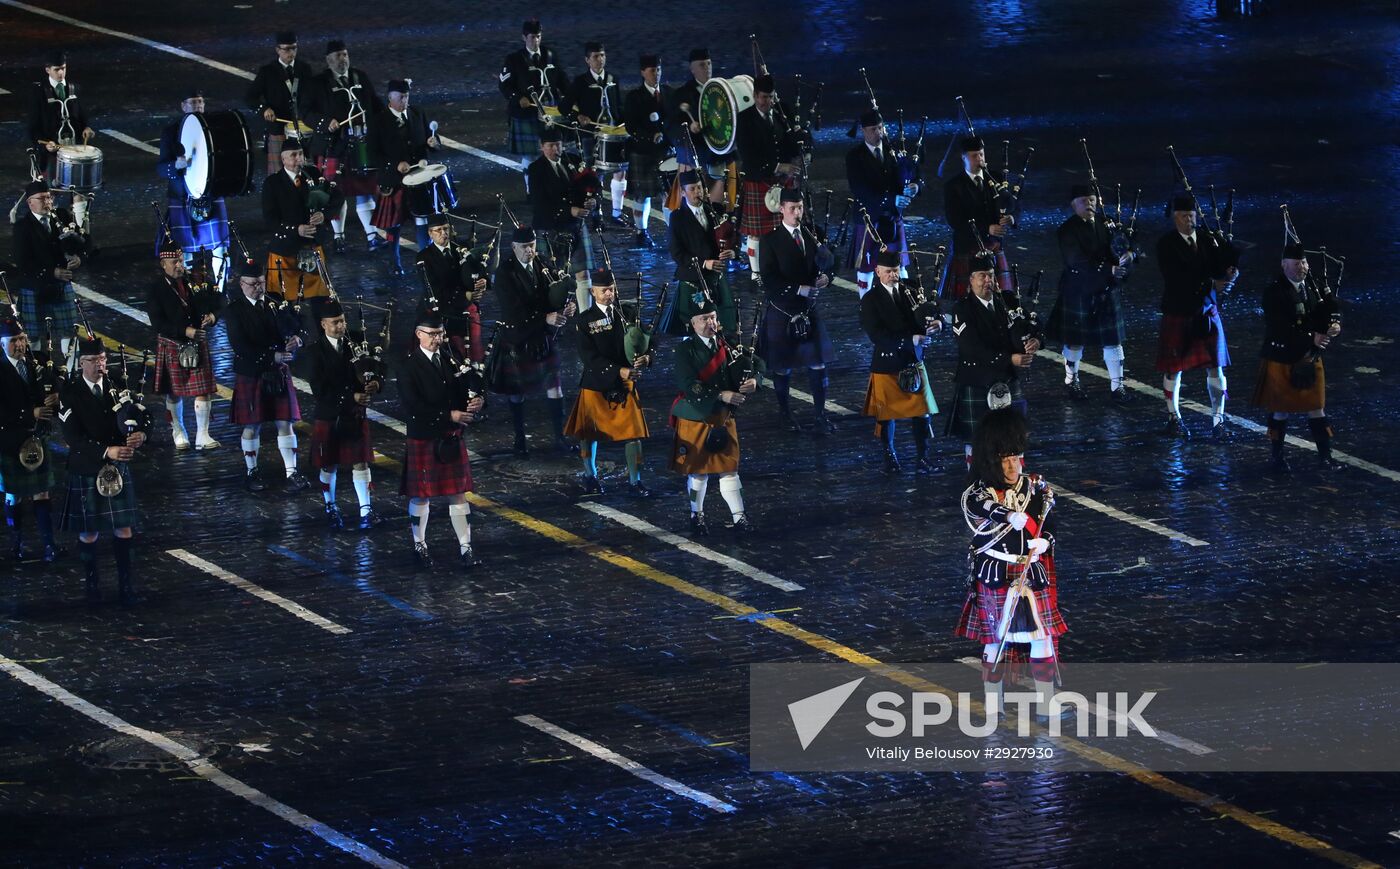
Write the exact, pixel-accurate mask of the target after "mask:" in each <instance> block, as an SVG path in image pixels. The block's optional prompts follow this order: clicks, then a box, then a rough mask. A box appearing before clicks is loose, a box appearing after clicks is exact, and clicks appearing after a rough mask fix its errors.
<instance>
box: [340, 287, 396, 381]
mask: <svg viewBox="0 0 1400 869" xmlns="http://www.w3.org/2000/svg"><path fill="white" fill-rule="evenodd" d="M355 301H356V306H355V310H356V312H357V313H358V314H359V328H358V329H354V330H348V337H349V339H350V367H351V369H352V370H353V371H354V372H355V379H356V380H357V381H359V384H360V386H361V388H363V389H364V391H365V392H367V393H368V392H371V391H374V392H378V391H380V390H382V389H383V388H384V384H385V382H386V381H387V380H388V379H389V364H388V362H386V361H385V359H384V354H385V353H386V352H387V351H388V350H389V330H390V326H391V324H392V323H393V320H394V306H395V305H396V304H398V301H397V300H395V299H390V300H389V302H388V304H386V305H385V306H384V323H383V325H381V326H380V328H379V336H378V339H377V343H375V344H370V341H369V331H368V327H366V325H365V297H364V296H363V295H360V296H356V297H355Z"/></svg>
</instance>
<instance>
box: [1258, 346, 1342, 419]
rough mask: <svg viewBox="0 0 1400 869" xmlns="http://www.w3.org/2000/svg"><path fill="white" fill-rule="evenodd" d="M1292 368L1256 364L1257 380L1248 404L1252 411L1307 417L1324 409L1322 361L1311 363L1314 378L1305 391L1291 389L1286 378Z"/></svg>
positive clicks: (1268, 362) (1265, 362)
mask: <svg viewBox="0 0 1400 869" xmlns="http://www.w3.org/2000/svg"><path fill="white" fill-rule="evenodd" d="M1292 367H1293V366H1291V365H1289V364H1288V363H1286V362H1274V361H1272V360H1270V359H1261V360H1259V380H1258V382H1257V383H1256V384H1255V386H1254V401H1253V402H1252V403H1253V404H1254V406H1255V407H1262V408H1264V409H1265V410H1267V411H1269V412H1270V413H1307V412H1308V411H1310V410H1318V409H1320V408H1322V407H1324V406H1326V404H1327V378H1326V377H1324V376H1323V370H1322V360H1321V359H1314V360H1313V370H1314V371H1316V372H1317V377H1316V379H1314V380H1313V384H1312V386H1309V387H1308V388H1307V389H1298V388H1296V387H1294V385H1293V383H1292V382H1291V381H1290V379H1289V376H1288V373H1289V370H1290V369H1291V368H1292Z"/></svg>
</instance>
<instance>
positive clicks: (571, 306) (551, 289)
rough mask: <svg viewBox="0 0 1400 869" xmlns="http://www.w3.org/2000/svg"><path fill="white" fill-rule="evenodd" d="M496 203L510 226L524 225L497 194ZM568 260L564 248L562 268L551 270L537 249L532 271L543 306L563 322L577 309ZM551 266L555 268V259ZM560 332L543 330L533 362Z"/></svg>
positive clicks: (569, 252)
mask: <svg viewBox="0 0 1400 869" xmlns="http://www.w3.org/2000/svg"><path fill="white" fill-rule="evenodd" d="M496 199H497V201H499V202H500V205H501V210H502V213H503V214H504V215H505V217H506V219H507V220H509V221H510V225H511V226H513V227H516V228H518V227H520V226H523V225H524V224H522V223H521V222H520V221H519V220H517V219H516V217H515V213H514V212H512V211H511V210H510V206H509V205H506V200H505V197H504V196H503V195H501V194H499V193H497V194H496ZM598 235H599V237H600V238H601V237H602V230H601V229H600V230H599V231H598ZM550 255H551V257H552V258H553V257H557V256H558V252H557V251H553V250H551V251H550ZM572 258H573V251H572V250H571V249H569V248H568V247H567V246H566V247H565V250H564V258H563V262H564V267H563V268H557V267H556V268H551V267H550V265H549V263H548V261H546V260H545V258H544V257H542V256H540V253H539V249H538V248H536V250H535V259H534V264H535V268H536V269H537V270H538V271H539V273H540V275H541V276H542V277H543V278H544V279H545V283H546V285H547V287H548V292H547V302H546V304H547V306H548V308H549V310H550V311H551V312H552V313H556V314H559V315H561V316H562V317H564V318H568V317H572V316H573V315H574V311H576V310H577V308H578V306H577V305H576V304H575V302H574V298H573V296H574V291H575V290H576V289H577V288H578V282H577V281H576V280H575V279H574V278H573V277H572V276H571V275H569V274H567V273H566V272H565V271H564V269H566V268H568V264H569V262H571V260H572ZM555 264H556V266H557V264H558V260H557V259H556V262H555ZM512 325H524V324H512ZM562 329H563V327H562V326H551V327H549V328H548V329H546V330H545V334H544V340H543V341H541V342H539V344H538V345H537V346H536V347H535V348H534V351H533V352H534V356H535V358H536V359H537V360H543V359H544V358H545V357H547V356H548V355H549V354H550V353H551V352H552V351H553V349H554V344H555V342H557V341H558V340H559V335H560V332H561V331H562ZM509 352H511V353H515V352H517V348H515V347H510V348H509Z"/></svg>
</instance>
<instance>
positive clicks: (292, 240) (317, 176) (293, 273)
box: [232, 137, 345, 298]
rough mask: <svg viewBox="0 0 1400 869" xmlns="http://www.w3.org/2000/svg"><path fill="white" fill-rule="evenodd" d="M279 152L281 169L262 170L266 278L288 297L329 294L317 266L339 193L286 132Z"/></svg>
mask: <svg viewBox="0 0 1400 869" xmlns="http://www.w3.org/2000/svg"><path fill="white" fill-rule="evenodd" d="M281 156H282V169H281V170H279V171H278V172H276V173H274V174H272V175H269V176H267V180H266V181H264V182H263V189H262V212H263V220H265V221H266V222H267V225H268V226H269V227H271V228H272V241H271V242H270V243H269V244H268V246H267V250H268V253H267V273H268V282H269V283H270V284H271V286H272V288H273V289H274V290H275V291H276V292H277V293H278V294H280V295H282V296H284V297H287V298H291V297H297V296H300V297H303V298H315V297H317V296H326V295H330V290H329V289H327V287H326V283H325V281H323V280H322V279H321V274H320V266H321V264H322V263H323V262H324V260H325V255H326V241H327V236H328V235H329V231H328V230H327V224H328V223H329V220H328V217H329V215H331V214H334V213H336V211H337V210H338V209H339V208H340V207H341V205H342V204H344V201H345V200H344V197H343V196H341V193H340V188H339V187H337V186H336V184H335V183H334V182H331V181H328V180H327V179H326V178H325V177H322V175H321V173H320V172H318V171H317V170H316V169H314V168H312V167H310V166H307V165H306V157H305V154H304V153H303V152H302V146H301V142H300V141H298V140H297V139H293V138H290V137H288V138H287V140H286V141H285V142H283V143H282V155H281ZM232 295H234V297H235V298H237V294H236V293H235V294H232Z"/></svg>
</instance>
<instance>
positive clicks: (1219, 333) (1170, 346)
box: [1157, 309, 1230, 374]
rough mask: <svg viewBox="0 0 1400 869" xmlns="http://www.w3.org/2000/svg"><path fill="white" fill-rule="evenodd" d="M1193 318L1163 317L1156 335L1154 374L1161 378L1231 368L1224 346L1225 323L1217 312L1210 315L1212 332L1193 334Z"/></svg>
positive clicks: (1228, 350)
mask: <svg viewBox="0 0 1400 869" xmlns="http://www.w3.org/2000/svg"><path fill="white" fill-rule="evenodd" d="M1195 322H1196V316H1195V315H1192V316H1184V317H1183V316H1180V315H1178V314H1163V315H1162V326H1161V330H1160V331H1159V332H1158V335H1157V370H1158V371H1160V372H1162V373H1163V374H1175V373H1176V372H1178V371H1191V370H1193V369H1196V368H1207V367H1210V368H1213V367H1215V366H1217V365H1218V366H1220V367H1221V368H1224V367H1226V366H1228V365H1229V364H1230V348H1229V347H1228V346H1226V344H1225V323H1224V321H1223V320H1221V319H1220V311H1219V309H1216V310H1215V311H1214V312H1213V313H1211V315H1210V322H1211V329H1210V331H1209V332H1207V333H1206V334H1204V335H1199V334H1195V329H1196V326H1195Z"/></svg>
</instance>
